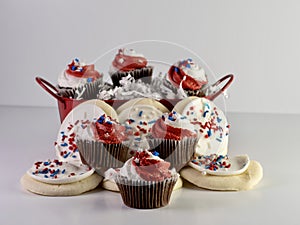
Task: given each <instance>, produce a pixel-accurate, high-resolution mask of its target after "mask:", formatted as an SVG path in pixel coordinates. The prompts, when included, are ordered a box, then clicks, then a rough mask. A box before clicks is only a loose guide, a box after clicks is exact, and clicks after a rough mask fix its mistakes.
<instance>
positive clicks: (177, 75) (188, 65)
mask: <svg viewBox="0 0 300 225" xmlns="http://www.w3.org/2000/svg"><path fill="white" fill-rule="evenodd" d="M168 78H169V80H170V81H171V82H172V83H173V84H174V85H176V86H177V87H179V85H180V83H181V82H182V81H183V82H182V88H183V89H185V90H198V89H200V88H201V87H202V86H203V85H205V84H207V83H208V81H207V77H206V75H205V71H204V69H203V68H200V67H199V66H198V65H197V64H196V63H195V62H194V61H193V60H192V59H187V60H182V61H179V62H177V63H175V64H174V65H173V66H171V68H170V69H169V71H168Z"/></svg>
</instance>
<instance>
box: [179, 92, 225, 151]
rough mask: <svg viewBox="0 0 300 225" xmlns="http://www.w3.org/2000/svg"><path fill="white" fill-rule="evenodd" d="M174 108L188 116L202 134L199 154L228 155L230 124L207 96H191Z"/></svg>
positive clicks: (198, 146) (197, 149) (197, 148)
mask: <svg viewBox="0 0 300 225" xmlns="http://www.w3.org/2000/svg"><path fill="white" fill-rule="evenodd" d="M174 110H175V111H177V112H179V113H181V114H182V115H183V116H186V117H187V118H188V119H189V120H190V121H191V123H192V124H193V125H194V126H195V128H196V130H197V131H198V132H199V134H200V139H199V142H198V144H197V147H196V153H197V154H198V155H211V154H217V155H227V151H228V134H229V125H228V122H227V119H226V116H225V114H224V113H223V112H222V111H221V109H219V108H218V107H217V106H216V105H215V104H214V103H213V102H212V101H210V100H208V99H206V98H198V97H189V98H187V99H184V100H182V101H180V102H178V103H177V104H176V105H175V107H174Z"/></svg>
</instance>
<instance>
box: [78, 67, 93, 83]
mask: <svg viewBox="0 0 300 225" xmlns="http://www.w3.org/2000/svg"><path fill="white" fill-rule="evenodd" d="M82 70H83V69H80V72H82ZM86 81H87V82H88V83H91V82H93V78H91V77H89V78H88V79H87V80H86Z"/></svg>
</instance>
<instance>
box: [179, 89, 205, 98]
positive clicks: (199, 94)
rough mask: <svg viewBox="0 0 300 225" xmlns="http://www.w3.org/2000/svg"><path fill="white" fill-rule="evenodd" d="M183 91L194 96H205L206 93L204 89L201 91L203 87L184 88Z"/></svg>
mask: <svg viewBox="0 0 300 225" xmlns="http://www.w3.org/2000/svg"><path fill="white" fill-rule="evenodd" d="M184 92H185V93H186V94H187V96H196V97H200V98H202V97H205V95H206V93H205V91H203V89H199V90H194V91H192V90H184Z"/></svg>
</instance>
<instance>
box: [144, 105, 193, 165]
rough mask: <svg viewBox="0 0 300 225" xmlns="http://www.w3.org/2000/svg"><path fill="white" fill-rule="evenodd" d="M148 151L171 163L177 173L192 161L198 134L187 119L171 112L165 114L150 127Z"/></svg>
mask: <svg viewBox="0 0 300 225" xmlns="http://www.w3.org/2000/svg"><path fill="white" fill-rule="evenodd" d="M151 132H152V137H153V138H151V139H149V145H150V149H152V150H154V151H156V152H158V153H159V156H160V158H162V159H165V160H166V161H168V162H170V163H171V166H173V167H175V169H176V170H177V171H179V170H180V169H181V168H182V167H183V166H185V165H186V164H187V163H188V162H189V161H191V160H192V158H193V154H194V152H195V148H196V144H197V142H198V134H197V131H196V130H195V128H194V125H193V124H192V123H191V122H190V121H189V120H188V119H187V117H185V116H182V115H180V114H179V113H176V112H175V111H172V112H170V113H165V114H163V115H162V117H161V118H160V119H159V120H157V121H156V122H155V124H154V125H153V127H152V130H151Z"/></svg>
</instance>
